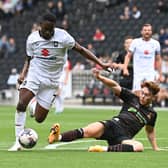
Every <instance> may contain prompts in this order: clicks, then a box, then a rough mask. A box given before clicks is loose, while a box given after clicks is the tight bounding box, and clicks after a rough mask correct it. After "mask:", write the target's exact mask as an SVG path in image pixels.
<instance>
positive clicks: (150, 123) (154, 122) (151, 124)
mask: <svg viewBox="0 0 168 168" xmlns="http://www.w3.org/2000/svg"><path fill="white" fill-rule="evenodd" d="M152 115H153V116H152V117H151V120H150V121H149V122H148V123H147V125H150V126H152V127H154V126H155V124H156V119H157V113H156V112H154V113H152Z"/></svg>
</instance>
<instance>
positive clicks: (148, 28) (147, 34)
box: [141, 23, 152, 40]
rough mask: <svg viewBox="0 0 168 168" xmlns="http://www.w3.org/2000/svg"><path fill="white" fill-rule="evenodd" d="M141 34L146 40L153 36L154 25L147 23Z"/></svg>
mask: <svg viewBox="0 0 168 168" xmlns="http://www.w3.org/2000/svg"><path fill="white" fill-rule="evenodd" d="M141 35H142V38H143V39H144V40H149V39H150V38H151V37H152V25H151V24H149V23H147V24H144V25H143V26H142V30H141Z"/></svg>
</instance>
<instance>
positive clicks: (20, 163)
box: [0, 106, 168, 168]
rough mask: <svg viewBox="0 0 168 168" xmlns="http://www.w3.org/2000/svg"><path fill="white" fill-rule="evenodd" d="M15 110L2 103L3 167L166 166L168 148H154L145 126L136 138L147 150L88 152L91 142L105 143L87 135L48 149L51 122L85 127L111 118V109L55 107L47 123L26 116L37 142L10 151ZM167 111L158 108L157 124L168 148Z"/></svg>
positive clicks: (160, 141)
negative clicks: (57, 111) (61, 109)
mask: <svg viewBox="0 0 168 168" xmlns="http://www.w3.org/2000/svg"><path fill="white" fill-rule="evenodd" d="M14 113H15V107H5V106H1V107H0V133H1V135H0V137H1V138H0V167H2V168H9V167H12V168H46V167H59V168H69V167H71V168H95V167H96V168H102V167H105V168H110V167H117V168H123V167H124V168H132V167H136V168H144V167H148V168H155V167H157V168H158V167H161V168H167V167H168V161H167V160H168V151H159V152H154V151H152V149H151V147H150V144H149V142H148V140H147V138H146V135H145V132H144V130H142V131H141V132H140V133H139V134H138V135H137V136H136V139H138V140H140V141H141V142H142V143H143V144H144V146H145V151H144V152H142V153H112V152H110V153H89V152H87V148H88V147H89V146H90V145H95V144H103V145H104V144H106V143H105V142H103V141H95V140H93V139H87V140H85V141H84V142H81V141H76V142H75V143H73V144H66V145H62V146H61V145H60V146H59V144H58V146H57V148H56V149H45V147H46V146H47V145H48V143H47V136H48V134H49V128H50V126H51V125H52V124H53V123H55V122H59V123H60V124H61V131H66V130H69V129H74V128H79V127H83V126H85V125H87V124H89V123H90V122H94V121H99V120H102V119H109V118H111V117H112V116H114V115H116V114H117V113H118V111H117V110H113V109H111V110H109V109H88V108H87V109H85V108H83V109H72V108H71V109H65V111H64V113H62V114H60V115H54V110H53V109H52V110H51V111H50V113H49V115H48V117H47V119H46V120H45V122H44V123H41V124H38V123H36V122H35V121H34V119H33V118H30V117H29V116H27V123H26V126H27V127H30V128H33V129H35V130H36V131H37V132H38V135H39V141H38V143H37V145H36V146H35V147H34V148H33V149H31V150H24V151H21V152H8V151H7V149H8V148H9V147H10V146H11V145H12V143H13V142H14ZM167 121H168V112H166V111H158V120H157V125H156V131H157V138H158V144H159V146H160V147H163V148H164V149H166V148H167V149H168V135H167V128H168V126H167Z"/></svg>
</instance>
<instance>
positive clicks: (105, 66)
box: [102, 63, 113, 72]
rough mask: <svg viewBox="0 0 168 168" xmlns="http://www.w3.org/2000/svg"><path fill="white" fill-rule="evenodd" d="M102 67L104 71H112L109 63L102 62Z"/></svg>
mask: <svg viewBox="0 0 168 168" xmlns="http://www.w3.org/2000/svg"><path fill="white" fill-rule="evenodd" d="M102 68H103V69H104V70H105V71H108V72H112V69H113V67H112V64H111V63H104V64H103V65H102Z"/></svg>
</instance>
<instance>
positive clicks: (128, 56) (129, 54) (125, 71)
mask: <svg viewBox="0 0 168 168" xmlns="http://www.w3.org/2000/svg"><path fill="white" fill-rule="evenodd" d="M131 58H132V52H130V51H128V52H127V54H126V56H125V57H124V65H123V75H126V76H128V75H129V72H128V64H129V63H130V60H131Z"/></svg>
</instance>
